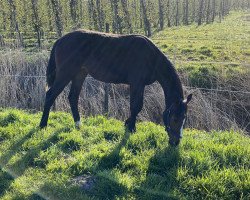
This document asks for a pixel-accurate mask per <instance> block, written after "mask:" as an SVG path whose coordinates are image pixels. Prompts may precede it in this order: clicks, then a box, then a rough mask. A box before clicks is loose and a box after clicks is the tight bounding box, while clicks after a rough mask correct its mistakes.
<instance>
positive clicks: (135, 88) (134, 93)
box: [125, 84, 145, 132]
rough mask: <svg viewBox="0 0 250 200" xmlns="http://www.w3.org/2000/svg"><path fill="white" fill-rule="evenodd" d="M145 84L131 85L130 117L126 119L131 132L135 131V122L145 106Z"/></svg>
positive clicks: (126, 124)
mask: <svg viewBox="0 0 250 200" xmlns="http://www.w3.org/2000/svg"><path fill="white" fill-rule="evenodd" d="M144 88H145V86H144V85H136V84H134V85H130V117H129V118H128V119H127V120H126V121H125V126H126V127H127V128H128V130H129V131H130V132H135V131H136V127H135V122H136V117H137V115H138V113H139V112H140V111H141V109H142V106H143V94H144Z"/></svg>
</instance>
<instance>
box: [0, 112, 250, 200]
mask: <svg viewBox="0 0 250 200" xmlns="http://www.w3.org/2000/svg"><path fill="white" fill-rule="evenodd" d="M40 117H41V113H36V114H33V113H31V112H25V111H20V110H15V109H1V112H0V125H1V128H0V167H1V170H0V177H1V182H0V186H1V187H0V188H1V189H0V198H1V199H3V200H4V199H6V200H7V199H65V200H66V199H84V200H85V199H249V198H250V196H249V195H250V162H249V160H250V139H249V137H248V136H245V135H244V134H242V133H239V132H235V131H233V130H232V131H225V132H220V131H211V132H209V133H208V132H205V131H199V130H190V129H187V130H185V131H184V138H183V140H182V141H181V144H180V146H179V147H178V148H172V147H170V146H168V137H167V134H166V132H165V130H164V127H162V126H160V125H156V124H154V123H152V122H140V123H138V124H137V132H136V133H134V134H129V133H128V132H126V131H125V129H124V126H123V122H121V121H118V120H115V119H112V118H111V119H107V118H105V117H104V116H95V117H87V118H84V119H83V126H82V128H81V129H80V130H76V129H75V128H74V123H73V120H72V118H71V116H70V114H68V113H64V112H56V113H51V117H50V120H49V126H48V128H46V129H43V130H39V129H38V128H37V126H38V123H39V120H40Z"/></svg>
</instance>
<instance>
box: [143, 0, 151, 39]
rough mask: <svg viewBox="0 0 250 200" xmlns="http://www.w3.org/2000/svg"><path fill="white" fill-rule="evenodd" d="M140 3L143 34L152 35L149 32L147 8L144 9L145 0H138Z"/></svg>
mask: <svg viewBox="0 0 250 200" xmlns="http://www.w3.org/2000/svg"><path fill="white" fill-rule="evenodd" d="M140 4H141V9H142V18H143V21H144V31H145V35H146V36H148V37H150V36H151V35H152V32H151V25H150V22H149V19H148V16H147V9H146V4H145V0H140Z"/></svg>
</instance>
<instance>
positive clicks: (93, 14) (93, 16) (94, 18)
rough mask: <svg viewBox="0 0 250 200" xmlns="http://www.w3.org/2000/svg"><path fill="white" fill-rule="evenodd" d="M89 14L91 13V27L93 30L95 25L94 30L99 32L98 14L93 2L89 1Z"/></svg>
mask: <svg viewBox="0 0 250 200" xmlns="http://www.w3.org/2000/svg"><path fill="white" fill-rule="evenodd" d="M88 12H89V27H90V28H91V27H92V25H94V29H95V30H98V23H97V13H96V9H95V4H94V1H93V0H88Z"/></svg>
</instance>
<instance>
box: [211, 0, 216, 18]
mask: <svg viewBox="0 0 250 200" xmlns="http://www.w3.org/2000/svg"><path fill="white" fill-rule="evenodd" d="M215 15H216V10H215V0H212V19H211V21H212V22H214V19H215Z"/></svg>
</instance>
